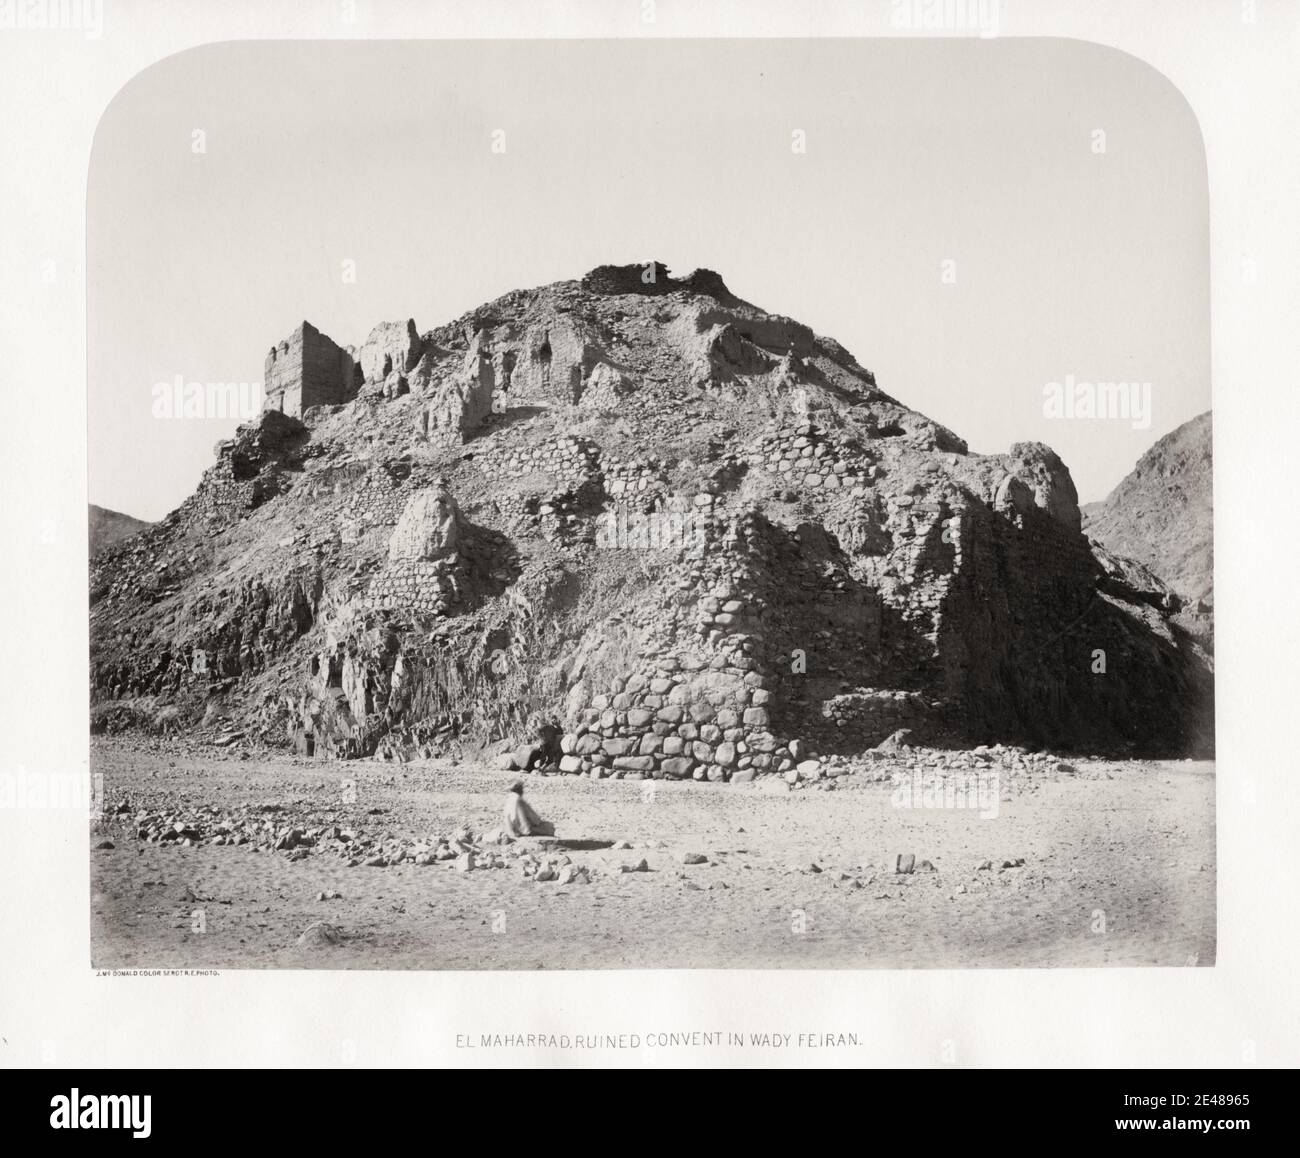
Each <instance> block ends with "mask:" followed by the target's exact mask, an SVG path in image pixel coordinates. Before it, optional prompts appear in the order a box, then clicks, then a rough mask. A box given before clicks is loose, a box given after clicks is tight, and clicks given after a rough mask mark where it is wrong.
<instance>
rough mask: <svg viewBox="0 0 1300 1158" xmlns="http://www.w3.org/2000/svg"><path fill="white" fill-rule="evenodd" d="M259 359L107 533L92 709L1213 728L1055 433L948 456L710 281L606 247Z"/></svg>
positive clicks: (614, 723)
mask: <svg viewBox="0 0 1300 1158" xmlns="http://www.w3.org/2000/svg"><path fill="white" fill-rule="evenodd" d="M267 370H268V373H267V391H268V406H269V407H270V409H268V410H267V411H266V412H264V413H263V414H262V416H261V417H260V418H259V419H258V420H257V421H255V422H253V423H250V424H248V425H246V426H244V427H242V428H241V429H240V430H239V432H238V434H237V436H236V437H235V438H233V439H231V440H230V441H228V442H226V443H223V444H221V445H220V446H219V447H218V449H217V460H216V462H215V463H214V465H213V466H212V467H211V468H210V469H209V470H208V471H207V472H206V473H205V475H204V477H203V480H202V482H201V483H200V485H199V487H198V488H197V490H196V491H195V493H194V494H193V495H192V496H191V497H190V498H189V499H187V500H186V501H185V502H184V503H183V504H182V505H181V506H180V507H179V508H178V509H177V510H175V511H173V512H172V513H171V514H170V515H168V516H167V517H166V518H165V519H163V520H162V521H161V522H160V523H158V524H156V525H155V526H153V527H151V528H149V529H148V530H147V531H145V532H144V533H143V534H141V535H139V536H137V537H135V538H133V539H131V540H129V541H127V542H125V543H122V544H120V545H118V546H117V547H111V548H109V549H108V550H106V551H105V552H103V553H102V554H101V555H100V556H99V557H97V558H96V559H95V560H94V563H93V566H92V576H91V604H92V606H91V641H92V643H91V647H92V656H91V659H92V663H91V668H92V701H93V706H92V726H94V727H97V728H118V727H126V726H131V725H133V724H139V725H147V726H151V727H159V728H163V729H168V728H178V729H199V730H202V729H204V728H209V729H216V728H220V729H221V730H223V731H224V732H225V734H226V735H227V736H231V735H236V734H241V733H242V734H243V735H244V736H245V737H247V738H249V739H252V740H257V741H260V742H263V743H267V744H272V745H285V746H291V747H293V748H294V749H295V750H297V751H299V752H302V753H309V754H315V755H318V756H321V755H333V756H361V755H372V754H377V755H380V756H385V757H394V758H399V759H400V758H407V757H410V756H412V755H416V754H424V755H428V754H431V753H434V752H444V751H449V750H458V749H459V750H468V749H481V748H483V747H485V746H488V745H491V746H492V747H493V748H496V747H499V746H500V745H502V744H506V745H508V746H510V747H512V748H514V747H516V746H517V747H518V748H519V750H518V751H516V752H515V754H514V755H513V756H512V757H510V760H511V761H512V762H513V763H515V764H517V765H518V766H521V767H539V766H541V767H545V768H550V769H553V770H557V771H564V772H569V773H582V774H588V775H593V776H598V777H599V776H616V777H625V776H655V777H665V776H666V777H694V778H696V779H704V778H708V779H712V780H726V779H730V780H738V779H748V778H751V777H753V776H755V775H761V774H764V773H769V772H771V773H784V774H785V775H787V777H797V776H799V775H800V772H799V766H800V765H801V764H806V763H807V762H808V761H807V757H808V755H809V754H810V753H811V752H820V753H823V754H827V753H831V752H851V751H859V750H861V749H863V748H865V747H867V746H871V745H875V744H877V743H879V742H880V741H882V740H884V739H885V738H886V737H889V736H890V735H891V734H892V733H894V732H895V731H896V730H898V729H900V728H908V729H911V732H912V736H913V738H914V740H915V742H917V743H928V744H933V745H948V746H956V745H971V744H978V743H980V742H993V741H1009V742H1017V743H1022V744H1026V745H1030V746H1050V747H1052V748H1054V749H1085V750H1089V751H1096V752H1118V751H1124V752H1129V751H1131V752H1151V753H1157V752H1158V753H1165V754H1168V753H1185V752H1190V751H1207V750H1208V749H1209V747H1210V745H1211V743H1212V737H1211V733H1210V726H1211V720H1212V712H1211V697H1212V678H1211V676H1210V673H1209V668H1208V664H1207V662H1206V656H1205V654H1204V653H1203V652H1202V651H1201V649H1200V648H1199V647H1198V646H1197V645H1196V644H1195V642H1194V641H1193V640H1192V639H1190V638H1189V637H1188V636H1187V634H1186V633H1185V632H1184V631H1182V630H1181V629H1180V628H1179V626H1178V625H1177V624H1176V623H1174V622H1173V621H1172V620H1171V619H1170V612H1171V608H1170V605H1169V601H1168V598H1167V595H1168V593H1167V591H1166V589H1165V588H1164V587H1163V585H1162V584H1160V583H1159V582H1158V580H1155V579H1154V577H1153V576H1151V575H1150V574H1149V573H1147V572H1145V571H1144V570H1143V569H1141V568H1140V567H1136V566H1134V565H1131V564H1129V563H1127V562H1126V561H1122V560H1113V559H1112V560H1110V561H1109V562H1106V561H1102V560H1099V559H1098V558H1097V557H1096V556H1095V555H1094V553H1093V551H1092V549H1091V548H1090V546H1089V542H1088V540H1087V538H1086V537H1085V536H1084V535H1083V534H1082V532H1081V529H1080V526H1081V520H1080V512H1079V508H1078V504H1077V496H1076V493H1075V489H1074V485H1073V483H1072V481H1071V479H1070V474H1069V471H1068V470H1067V468H1066V467H1065V465H1064V464H1063V463H1062V462H1061V460H1060V459H1059V458H1058V457H1057V456H1056V455H1055V454H1054V453H1053V452H1052V451H1051V449H1050V448H1048V447H1046V446H1043V445H1040V444H1035V443H1021V444H1017V445H1015V446H1013V447H1012V448H1011V449H1010V450H1009V451H1008V452H1007V453H1005V454H996V455H976V454H971V453H970V452H969V451H968V449H967V447H966V444H965V443H964V442H963V441H962V440H961V439H960V438H958V437H957V436H956V435H954V434H953V433H952V432H950V431H948V430H945V429H944V428H943V427H941V426H938V425H937V424H935V423H934V422H932V421H930V420H929V419H927V418H925V417H924V416H923V415H921V414H918V413H916V412H915V411H913V410H910V409H908V408H907V407H906V406H904V405H902V404H901V403H899V402H898V401H896V400H895V399H893V398H891V397H890V396H889V395H888V394H886V393H884V392H883V391H882V390H881V389H880V388H879V387H878V386H877V384H876V381H875V378H874V376H873V375H872V374H871V373H870V372H869V371H868V370H865V369H864V368H863V367H862V366H860V365H859V364H858V362H857V361H856V360H855V359H854V358H853V356H852V355H850V354H849V353H848V351H846V350H845V349H844V348H843V347H841V346H840V345H839V344H838V343H836V342H835V341H833V340H832V339H830V338H825V337H819V336H817V335H815V334H814V333H813V332H812V331H811V330H810V329H809V328H808V327H807V326H805V325H803V324H801V323H799V322H796V321H793V320H792V319H790V318H787V317H782V316H779V315H774V314H769V313H767V312H765V311H763V310H761V309H759V308H757V307H755V306H753V305H750V304H748V303H747V302H744V301H742V300H740V299H739V298H737V297H735V296H734V295H733V294H732V293H731V292H730V291H729V290H728V289H727V287H726V286H725V285H724V283H723V281H722V279H721V278H720V277H719V276H718V275H717V274H714V273H711V272H709V271H697V272H696V273H693V274H691V275H690V276H689V277H686V278H681V279H674V278H671V277H670V276H669V273H668V270H667V269H666V268H665V267H664V266H662V265H658V264H656V265H651V266H645V267H642V266H606V267H601V268H599V269H596V270H593V271H591V273H589V274H587V275H586V276H585V277H583V278H582V279H580V280H577V281H567V282H560V283H557V284H555V285H550V286H545V287H542V288H539V289H532V290H520V291H516V292H513V293H510V294H507V295H505V296H504V297H502V298H499V299H497V300H496V301H493V302H490V303H488V304H486V305H483V306H481V307H479V308H478V309H476V310H474V311H472V312H470V313H468V314H466V315H465V316H464V317H461V318H459V319H457V320H456V321H454V322H451V323H449V324H446V325H443V326H440V327H438V328H436V329H432V330H426V331H421V330H419V329H418V327H417V326H416V324H415V322H414V321H413V320H402V321H396V322H389V323H384V324H381V325H379V326H377V327H376V328H375V329H374V330H373V331H372V332H371V334H370V335H369V336H368V338H367V339H366V341H365V342H364V343H363V344H362V345H361V346H359V347H351V346H340V345H338V344H336V343H335V342H334V341H333V339H331V338H329V337H327V336H326V335H323V334H321V333H320V332H319V331H318V330H316V329H315V327H313V326H311V325H310V324H309V323H305V322H304V323H303V324H302V325H300V326H299V327H297V328H296V329H295V330H294V331H293V333H292V334H291V335H290V336H289V337H288V338H287V339H285V340H284V341H282V342H280V343H279V344H278V345H277V346H275V347H274V348H273V349H272V351H271V352H270V354H269V355H268V357H267ZM805 774H806V775H810V776H811V775H816V769H815V766H810V767H809V768H807V769H806V772H805Z"/></svg>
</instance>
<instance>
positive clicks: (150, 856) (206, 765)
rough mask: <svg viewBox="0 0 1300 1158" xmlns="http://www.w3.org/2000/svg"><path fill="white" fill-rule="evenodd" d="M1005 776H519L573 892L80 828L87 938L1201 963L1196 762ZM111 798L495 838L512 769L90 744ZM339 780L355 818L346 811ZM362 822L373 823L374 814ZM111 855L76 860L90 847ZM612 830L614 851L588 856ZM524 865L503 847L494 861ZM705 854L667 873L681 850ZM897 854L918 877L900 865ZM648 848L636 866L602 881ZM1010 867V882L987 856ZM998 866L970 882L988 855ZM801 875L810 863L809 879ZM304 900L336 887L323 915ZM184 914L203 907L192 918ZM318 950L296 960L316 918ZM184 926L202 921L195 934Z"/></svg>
mask: <svg viewBox="0 0 1300 1158" xmlns="http://www.w3.org/2000/svg"><path fill="white" fill-rule="evenodd" d="M1073 764H1074V768H1075V771H1074V773H1072V774H1051V775H1045V776H1041V777H1038V778H1033V779H1031V778H1027V777H1021V778H1018V779H1015V780H1013V781H1012V782H1010V783H1009V784H1008V783H1006V782H1004V786H1003V800H1002V801H1001V803H1000V805H999V807H998V815H997V817H996V818H989V819H982V818H981V817H980V816H979V815H978V813H976V812H974V811H970V810H966V809H955V808H929V809H922V808H899V807H896V806H895V804H894V803H893V799H892V795H893V794H892V790H891V787H890V785H889V784H888V783H875V782H867V781H865V780H864V779H863V778H862V777H856V776H855V777H844V778H842V779H840V780H839V781H837V783H836V789H835V790H834V791H822V790H817V789H801V790H798V791H781V788H783V785H772V784H764V783H763V782H762V781H760V782H759V783H758V784H757V785H748V786H728V785H709V784H694V783H675V782H653V784H654V787H653V791H652V792H650V791H647V784H646V782H642V783H637V782H629V781H600V782H592V781H589V780H584V779H579V778H576V777H568V776H566V777H554V778H538V777H530V778H528V799H529V800H530V801H531V802H532V803H533V804H534V806H535V807H536V808H537V809H538V811H539V812H540V813H541V814H542V816H544V817H546V818H548V819H550V820H553V821H554V822H555V824H556V829H557V836H558V837H560V838H562V839H564V840H567V841H572V842H574V846H571V847H569V848H567V849H564V848H561V849H556V850H555V855H557V856H558V855H567V856H568V857H569V858H570V859H571V860H572V862H573V863H574V864H576V865H582V866H585V867H586V868H587V869H588V870H589V871H590V873H591V878H592V879H591V882H590V883H588V884H571V885H558V884H556V883H554V882H538V881H533V880H529V879H525V878H524V877H523V875H522V874H521V872H520V871H519V868H518V865H517V863H515V862H514V861H511V862H509V864H508V867H505V868H500V869H480V870H477V871H473V872H470V873H462V872H458V871H456V869H455V868H454V867H453V864H452V862H450V861H449V862H443V863H438V864H433V865H427V866H422V865H413V864H402V865H397V866H390V867H384V868H379V867H368V866H364V865H359V866H356V867H349V866H348V865H347V863H346V862H345V861H343V860H341V859H339V858H337V857H335V856H333V855H331V854H329V853H326V852H324V851H319V852H316V853H313V855H310V856H307V857H305V858H304V859H300V860H290V859H288V857H287V856H286V855H285V854H284V853H276V852H271V851H267V850H256V849H254V848H253V847H251V846H248V845H244V846H225V845H222V846H213V845H207V844H202V843H200V844H197V845H195V846H194V847H189V848H184V847H179V846H177V845H175V844H151V843H147V842H144V841H140V840H138V839H137V838H136V836H135V831H134V827H133V826H132V825H130V824H129V823H119V822H116V821H113V820H107V821H103V822H97V823H95V824H93V825H92V833H91V842H90V843H91V850H92V851H91V852H90V854H89V855H90V872H91V910H92V911H91V935H92V936H91V942H92V956H93V964H94V966H95V967H96V968H99V969H144V968H149V969H154V968H185V969H210V968H241V967H242V968H250V967H251V968H269V967H289V968H304V967H308V968H330V969H338V968H382V969H590V968H673V967H681V968H739V967H745V968H862V967H895V968H925V967H955V966H994V967H1007V966H1094V965H1164V966H1186V965H1201V966H1205V965H1212V964H1213V963H1214V957H1215V845H1214V784H1215V782H1214V766H1213V764H1210V763H1192V762H1177V763H1168V764H1159V763H1133V764H1129V763H1116V762H1105V763H1103V762H1096V761H1083V762H1073ZM92 771H95V772H101V773H103V775H104V796H105V799H106V800H107V801H108V802H110V803H113V802H117V801H120V800H122V799H126V800H128V801H129V802H130V804H131V806H132V808H133V809H135V808H146V809H170V810H172V811H175V812H176V813H178V814H182V815H183V814H184V813H185V811H186V810H187V809H192V808H196V807H199V806H201V805H214V806H216V807H217V808H219V809H225V808H233V807H236V806H238V805H242V804H249V803H254V802H268V801H269V802H281V803H283V805H284V807H285V809H286V810H288V811H291V812H292V813H293V814H295V815H301V816H304V817H306V818H308V820H309V821H310V822H311V823H316V824H324V823H335V822H337V823H345V822H346V823H350V824H353V825H355V826H357V827H358V828H364V829H365V830H366V831H367V832H373V833H375V834H376V835H384V834H387V833H391V834H393V835H395V836H398V837H402V838H408V837H409V838H411V839H415V838H417V837H419V836H423V835H428V834H431V833H432V834H444V833H449V832H451V831H452V830H453V829H455V828H457V827H458V826H460V825H468V826H470V827H471V828H473V829H474V831H475V832H478V831H480V830H482V829H485V828H491V827H495V826H496V825H498V824H499V823H500V816H499V813H500V803H501V801H502V799H503V797H504V790H505V788H506V787H507V785H508V783H509V780H510V779H511V777H509V776H508V775H507V774H504V773H500V772H491V771H487V770H485V769H479V768H467V767H465V766H463V765H462V766H456V767H450V766H447V765H440V764H437V763H428V764H413V765H406V766H403V767H394V766H392V765H384V764H376V763H373V762H364V763H362V762H356V763H315V762H311V761H306V760H294V759H284V760H270V761H258V760H240V759H236V758H231V757H229V756H227V755H225V754H224V753H221V754H218V753H213V755H212V756H211V757H210V758H209V757H200V756H194V755H183V754H170V755H169V754H168V753H166V752H159V751H156V750H155V751H145V750H142V749H138V748H133V747H132V746H131V745H130V744H127V743H124V742H122V741H114V740H97V741H96V742H95V745H94V747H93V749H92ZM345 780H353V781H354V782H355V784H356V790H357V799H356V802H355V804H349V805H342V804H340V803H339V801H340V792H341V788H342V785H343V782H344V781H345ZM376 810H378V811H376ZM105 839H107V840H111V841H112V842H113V843H114V845H115V847H114V848H111V849H95V847H94V846H95V845H96V844H98V843H100V842H101V841H103V840H105ZM622 840H627V841H630V842H631V843H632V844H633V846H634V848H633V850H632V851H623V850H617V849H614V848H609V847H595V848H592V847H583V845H584V843H585V845H588V846H589V845H593V844H594V845H604V844H606V843H607V842H616V841H622ZM510 851H511V853H512V854H513V855H518V852H519V849H517V848H516V849H512V850H510ZM688 852H698V853H703V854H705V855H706V856H707V863H704V864H698V865H690V866H687V865H684V864H683V863H682V856H683V854H684V853H688ZM899 853H904V854H907V853H912V854H915V856H916V858H917V860H918V862H919V861H920V860H922V859H927V860H929V861H931V862H932V863H933V865H934V866H935V868H936V870H937V871H934V872H917V873H915V874H913V875H899V874H896V873H895V872H894V867H895V857H896V856H897V854H899ZM642 857H644V858H645V859H646V860H647V862H648V863H649V866H650V869H651V871H649V872H637V873H621V872H620V871H619V866H620V865H621V864H632V863H635V862H636V861H638V860H640V859H641V858H642ZM1018 859H1023V861H1024V864H1023V866H1021V867H1017V868H1006V869H1004V868H1001V867H1000V866H1001V865H1002V863H1003V861H1006V860H1010V861H1015V860H1018ZM986 860H990V861H992V865H993V867H992V868H990V869H983V870H981V869H980V868H979V867H978V866H979V865H980V864H981V862H983V861H986ZM813 863H815V864H816V865H817V866H818V868H820V869H821V870H822V871H820V872H815V871H813V869H812V867H811V866H812V864H813ZM321 892H326V893H332V892H337V893H340V894H341V897H340V898H339V899H334V900H318V899H317V897H318V894H319V893H321ZM196 913H201V917H200V918H199V919H197V920H196V916H195V915H196ZM322 920H323V921H326V922H328V923H329V924H331V925H333V926H335V927H336V928H337V929H338V931H339V933H340V934H341V940H340V941H339V943H337V944H318V945H310V946H301V945H299V943H298V938H299V936H300V935H301V934H302V933H303V932H304V930H306V929H307V928H308V927H309V926H310V925H312V924H313V922H317V921H322ZM196 926H199V927H201V929H202V931H195V929H196Z"/></svg>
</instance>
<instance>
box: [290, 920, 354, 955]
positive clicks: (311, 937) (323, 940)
mask: <svg viewBox="0 0 1300 1158" xmlns="http://www.w3.org/2000/svg"><path fill="white" fill-rule="evenodd" d="M342 940H343V934H342V933H341V932H340V931H339V930H338V929H337V928H335V927H334V926H333V925H331V924H329V923H328V922H327V921H316V922H314V923H313V924H310V925H308V926H307V928H306V929H304V930H303V933H302V936H301V937H299V938H298V944H299V945H301V946H302V947H303V948H305V949H313V948H319V947H320V946H322V945H337V944H338V943H339V942H340V941H342Z"/></svg>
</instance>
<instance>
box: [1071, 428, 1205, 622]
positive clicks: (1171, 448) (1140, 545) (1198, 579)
mask: <svg viewBox="0 0 1300 1158" xmlns="http://www.w3.org/2000/svg"><path fill="white" fill-rule="evenodd" d="M1212 430H1213V427H1212V422H1211V416H1210V413H1209V412H1208V411H1207V412H1206V413H1205V414H1202V415H1200V416H1198V417H1196V418H1193V419H1192V420H1191V421H1190V422H1185V423H1183V425H1182V426H1180V427H1178V429H1177V430H1174V431H1172V432H1171V433H1169V434H1167V435H1165V437H1164V438H1162V439H1160V441H1159V442H1157V443H1156V444H1155V445H1154V446H1153V447H1152V448H1151V449H1150V450H1148V451H1147V452H1146V454H1144V455H1143V456H1142V457H1141V458H1140V459H1139V460H1138V463H1137V466H1135V467H1134V468H1133V470H1132V471H1131V472H1130V473H1129V474H1128V475H1126V476H1125V478H1124V479H1123V481H1121V482H1120V484H1119V485H1118V486H1117V487H1116V488H1115V489H1114V490H1113V491H1111V493H1110V494H1109V495H1108V496H1107V497H1106V499H1105V501H1104V502H1100V503H1089V504H1088V505H1087V506H1086V507H1084V508H1083V516H1084V524H1083V529H1084V532H1085V533H1086V534H1087V535H1088V537H1089V538H1091V539H1093V540H1095V542H1096V543H1098V544H1100V546H1101V547H1103V548H1104V549H1105V550H1106V551H1107V552H1111V553H1113V554H1116V555H1123V556H1127V557H1128V558H1130V559H1134V560H1136V561H1137V562H1139V563H1141V564H1142V565H1143V566H1144V567H1146V568H1147V569H1148V570H1150V571H1151V572H1152V573H1153V574H1154V575H1156V576H1157V577H1158V578H1159V579H1160V580H1162V581H1163V582H1164V583H1165V584H1167V585H1168V586H1169V588H1170V589H1171V590H1172V591H1173V592H1174V593H1175V594H1176V595H1177V596H1178V597H1179V601H1180V603H1181V606H1180V608H1179V610H1178V615H1177V617H1178V619H1179V621H1180V622H1182V623H1183V624H1184V625H1185V626H1187V627H1188V628H1189V629H1190V630H1193V631H1195V632H1196V633H1197V634H1198V636H1201V637H1203V639H1204V641H1205V642H1206V643H1207V644H1208V643H1209V642H1210V641H1211V640H1212V637H1213V629H1214V456H1213V445H1212Z"/></svg>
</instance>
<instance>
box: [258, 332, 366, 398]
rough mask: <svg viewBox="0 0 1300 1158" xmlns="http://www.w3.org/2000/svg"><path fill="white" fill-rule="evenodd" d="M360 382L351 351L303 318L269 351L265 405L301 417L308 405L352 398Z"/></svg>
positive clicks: (265, 371) (265, 376) (264, 385)
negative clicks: (299, 323) (291, 331)
mask: <svg viewBox="0 0 1300 1158" xmlns="http://www.w3.org/2000/svg"><path fill="white" fill-rule="evenodd" d="M359 384H360V383H359V380H358V370H357V366H356V364H355V362H354V361H353V358H352V351H351V350H350V349H343V348H342V347H340V346H338V345H337V344H336V343H335V342H334V341H333V340H332V339H331V338H329V337H328V336H327V335H325V334H322V333H321V332H320V331H319V330H318V329H316V327H315V326H313V325H312V324H311V323H310V322H303V323H302V324H301V325H299V326H298V327H297V328H296V329H295V330H294V331H293V333H291V334H290V335H289V336H288V337H287V338H286V339H284V341H282V342H281V343H280V344H279V345H277V346H272V347H271V350H270V352H269V353H268V354H267V355H266V365H265V368H264V384H263V388H264V391H265V402H264V403H263V409H266V410H278V411H280V412H281V413H283V414H288V415H290V416H291V417H293V418H300V417H302V414H303V412H304V411H305V410H307V409H308V408H309V407H312V406H336V405H339V404H341V403H343V402H347V401H349V400H350V399H351V398H352V397H353V396H354V395H355V393H356V390H357V387H358V385H359Z"/></svg>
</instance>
